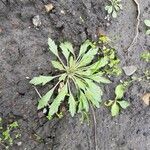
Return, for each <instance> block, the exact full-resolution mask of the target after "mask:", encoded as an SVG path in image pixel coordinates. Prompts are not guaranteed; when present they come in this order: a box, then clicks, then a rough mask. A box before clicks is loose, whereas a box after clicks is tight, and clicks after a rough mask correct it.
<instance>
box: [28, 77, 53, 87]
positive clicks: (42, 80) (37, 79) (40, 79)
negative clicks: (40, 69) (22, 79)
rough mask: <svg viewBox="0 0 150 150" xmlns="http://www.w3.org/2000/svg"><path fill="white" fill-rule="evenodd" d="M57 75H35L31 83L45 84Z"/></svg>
mask: <svg viewBox="0 0 150 150" xmlns="http://www.w3.org/2000/svg"><path fill="white" fill-rule="evenodd" d="M54 78H55V77H52V76H42V75H41V76H39V77H34V78H33V79H32V80H31V81H30V82H29V83H31V84H33V85H39V84H42V85H45V84H46V83H48V82H50V81H51V80H53V79H54Z"/></svg>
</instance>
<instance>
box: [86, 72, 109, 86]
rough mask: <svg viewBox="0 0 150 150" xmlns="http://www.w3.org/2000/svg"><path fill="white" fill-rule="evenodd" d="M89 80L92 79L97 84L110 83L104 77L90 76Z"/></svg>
mask: <svg viewBox="0 0 150 150" xmlns="http://www.w3.org/2000/svg"><path fill="white" fill-rule="evenodd" d="M89 78H90V79H92V80H94V81H95V82H98V83H107V84H108V83H111V81H110V80H109V79H107V78H105V77H101V76H99V75H97V74H95V75H92V76H90V77H89Z"/></svg>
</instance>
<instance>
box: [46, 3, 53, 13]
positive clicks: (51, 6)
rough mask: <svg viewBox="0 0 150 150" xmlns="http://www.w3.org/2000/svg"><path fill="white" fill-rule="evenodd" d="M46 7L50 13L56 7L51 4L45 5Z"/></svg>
mask: <svg viewBox="0 0 150 150" xmlns="http://www.w3.org/2000/svg"><path fill="white" fill-rule="evenodd" d="M44 6H45V9H46V12H50V11H51V10H52V9H53V8H54V6H53V5H52V4H51V3H49V4H47V5H44Z"/></svg>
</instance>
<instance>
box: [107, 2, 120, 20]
mask: <svg viewBox="0 0 150 150" xmlns="http://www.w3.org/2000/svg"><path fill="white" fill-rule="evenodd" d="M109 1H110V5H107V6H105V10H106V11H107V13H108V14H111V15H112V17H113V18H117V13H118V12H119V11H120V10H122V4H121V0H109Z"/></svg>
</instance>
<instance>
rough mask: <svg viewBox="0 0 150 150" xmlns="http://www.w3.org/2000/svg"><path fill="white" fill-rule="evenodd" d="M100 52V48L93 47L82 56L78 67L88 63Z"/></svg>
mask: <svg viewBox="0 0 150 150" xmlns="http://www.w3.org/2000/svg"><path fill="white" fill-rule="evenodd" d="M97 53H98V48H97V47H96V48H91V49H90V50H89V51H88V52H87V53H85V54H84V55H83V57H82V58H81V60H80V62H79V65H78V67H83V66H86V65H88V64H89V63H91V62H92V60H93V59H94V56H95V55H96V54H97Z"/></svg>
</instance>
